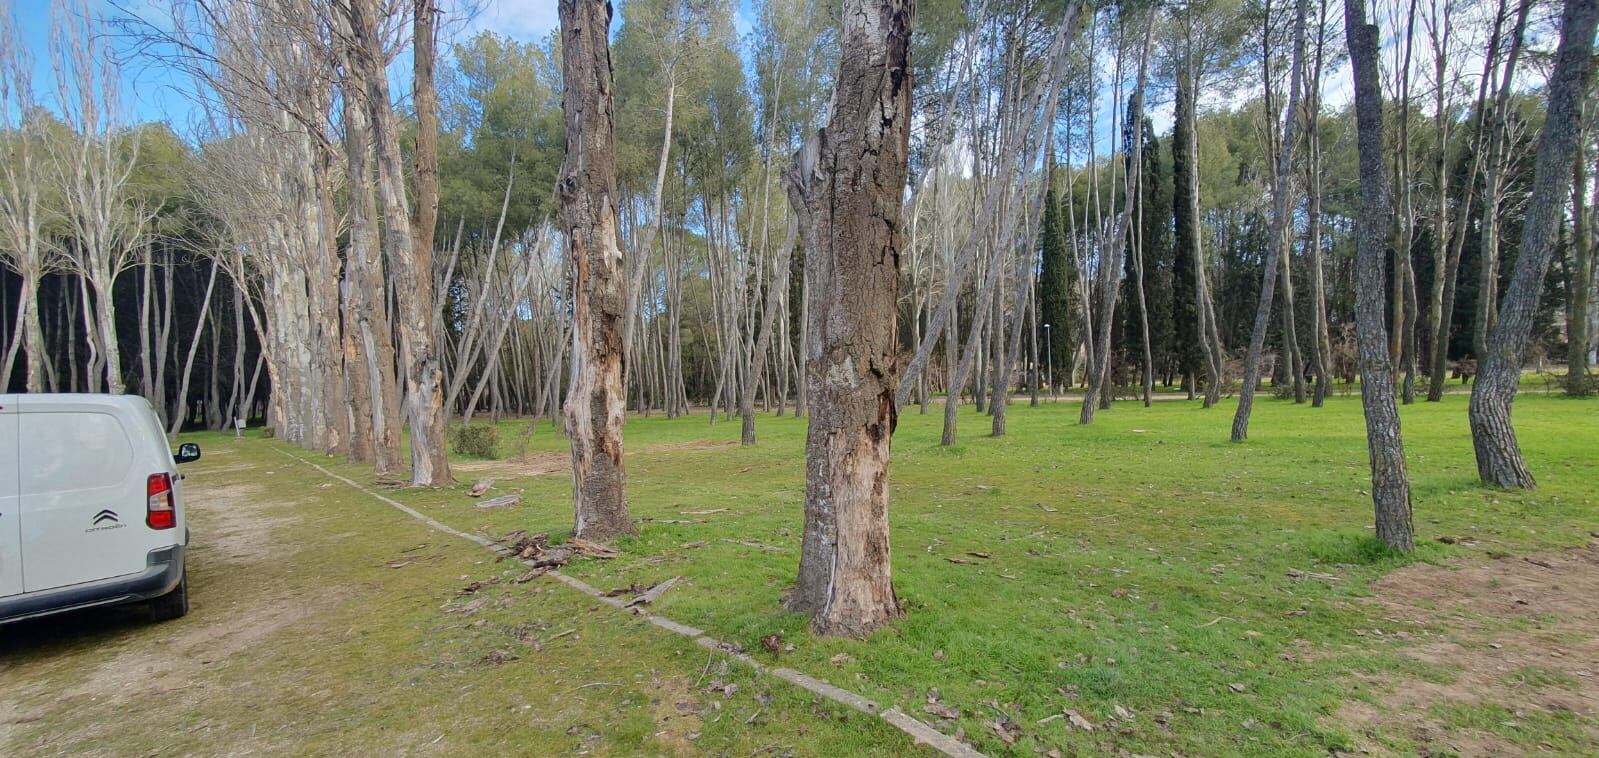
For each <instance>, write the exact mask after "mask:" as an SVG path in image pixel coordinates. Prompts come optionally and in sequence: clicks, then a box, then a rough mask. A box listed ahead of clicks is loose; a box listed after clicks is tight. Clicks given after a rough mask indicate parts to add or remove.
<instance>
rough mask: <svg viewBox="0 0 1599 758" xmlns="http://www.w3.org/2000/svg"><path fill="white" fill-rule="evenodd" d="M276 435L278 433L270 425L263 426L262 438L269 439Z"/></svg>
mask: <svg viewBox="0 0 1599 758" xmlns="http://www.w3.org/2000/svg"><path fill="white" fill-rule="evenodd" d="M276 436H278V433H277V432H275V431H273V430H272V427H270V426H263V427H261V439H267V440H269V439H272V438H273V437H276Z"/></svg>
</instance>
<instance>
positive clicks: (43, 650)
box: [0, 435, 908, 756]
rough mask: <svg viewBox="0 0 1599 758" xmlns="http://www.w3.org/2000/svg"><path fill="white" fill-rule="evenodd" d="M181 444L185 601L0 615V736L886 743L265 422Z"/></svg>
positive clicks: (639, 745)
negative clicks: (325, 471) (604, 602)
mask: <svg viewBox="0 0 1599 758" xmlns="http://www.w3.org/2000/svg"><path fill="white" fill-rule="evenodd" d="M202 442H204V443H205V445H206V449H205V458H204V459H203V460H202V461H201V462H199V463H197V464H194V465H193V466H192V467H186V468H185V473H186V474H187V475H188V477H189V481H188V483H187V485H186V486H187V487H188V488H189V490H188V497H189V500H190V512H191V521H192V528H193V533H194V549H193V552H192V553H191V557H190V563H189V566H190V571H191V575H190V576H191V583H192V588H191V596H192V599H193V610H192V612H191V613H190V615H189V616H187V617H186V618H184V619H181V620H179V621H175V622H170V623H167V624H161V625H151V624H148V623H147V622H145V621H144V620H143V618H142V617H141V616H140V615H139V614H138V613H136V612H134V611H132V610H124V611H117V612H109V611H102V612H90V613H81V614H75V615H72V616H66V617H59V618H56V619H52V620H46V621H40V622H32V623H28V624H23V625H17V626H12V627H6V628H4V629H3V630H0V755H74V756H77V755H157V754H160V755H185V754H211V755H215V754H242V753H273V754H286V755H396V754H406V755H413V754H414V755H463V754H532V755H581V754H593V755H616V754H651V755H693V754H700V753H717V754H728V755H752V754H773V755H792V754H798V755H822V754H832V755H855V754H866V755H902V754H904V753H905V751H906V750H907V749H908V741H907V740H906V739H905V738H904V736H903V735H901V734H899V733H898V732H896V731H893V730H892V729H890V728H889V727H887V726H886V725H885V724H882V723H881V722H879V721H878V720H876V719H871V718H864V717H846V715H845V714H844V712H843V711H841V710H840V709H837V708H834V707H831V706H830V705H826V704H821V703H816V702H813V699H812V698H810V697H808V696H802V694H801V693H799V692H798V691H797V690H795V689H794V688H793V687H790V686H788V685H787V684H786V683H783V682H779V681H775V680H771V679H767V678H764V677H756V676H755V675H754V674H753V673H752V672H751V671H750V670H749V669H748V668H746V667H741V666H736V665H735V666H729V665H728V664H727V663H726V662H725V661H723V660H720V658H721V656H717V657H714V658H713V657H708V655H707V653H706V651H705V650H703V649H700V648H699V647H697V646H695V645H694V644H693V643H692V642H689V641H687V640H684V639H682V638H678V637H676V636H674V635H671V634H668V633H665V632H663V631H661V630H659V629H656V628H655V627H653V626H651V625H649V624H647V623H644V622H642V621H640V620H638V619H636V618H633V617H630V616H626V615H623V614H620V613H617V612H615V611H614V610H612V609H610V608H604V607H600V606H599V604H598V603H595V602H593V601H592V600H590V599H589V598H586V597H584V596H581V595H579V594H577V593H575V592H572V591H570V590H568V589H566V588H565V587H563V586H560V585H559V584H557V583H555V582H553V581H551V580H548V579H543V580H537V581H533V582H528V583H526V584H516V583H514V582H513V581H509V580H508V579H505V578H504V577H515V576H516V575H518V574H520V573H521V572H520V571H516V570H513V569H512V568H511V567H510V566H509V565H507V564H495V563H494V562H493V560H492V556H490V555H488V554H487V553H485V552H484V551H482V550H481V549H480V548H478V547H477V546H475V545H470V544H467V543H465V542H463V541H461V540H458V539H455V538H451V537H447V536H445V535H441V534H438V533H436V532H432V531H430V530H428V529H427V528H425V527H423V526H422V525H421V524H418V523H417V522H415V521H413V520H411V519H409V518H407V517H405V516H404V515H402V514H400V513H398V512H396V511H394V510H393V509H390V508H388V507H386V506H383V505H382V504H380V503H377V502H375V501H373V500H372V499H371V498H369V497H368V496H366V495H364V494H361V493H359V492H356V491H354V490H352V489H350V488H348V487H345V486H344V485H335V484H329V483H328V482H327V480H326V479H325V477H322V476H321V475H320V474H318V473H316V472H315V471H313V470H311V469H309V468H307V467H304V466H302V465H300V464H297V463H294V462H292V461H290V460H287V459H285V458H284V457H283V456H282V455H281V454H279V453H278V452H276V451H275V450H274V449H273V448H272V447H270V446H268V445H267V444H263V443H261V442H258V441H255V440H246V441H243V442H238V443H236V442H234V441H232V440H230V439H226V438H224V437H222V436H220V435H210V436H207V437H205V438H203V439H202ZM394 565H398V568H395V567H391V566H394ZM516 568H520V567H519V566H518V567H516ZM497 577H498V578H501V580H500V581H499V582H498V583H495V584H491V585H488V586H487V587H485V588H484V589H482V590H480V591H478V592H477V593H476V594H473V595H467V596H462V595H459V594H457V593H458V590H459V589H460V588H462V587H463V585H465V584H467V583H468V581H469V580H480V581H481V580H489V579H494V578H497ZM480 599H481V600H483V601H484V602H481V603H478V602H477V601H478V600H480ZM474 603H476V605H473V604H474Z"/></svg>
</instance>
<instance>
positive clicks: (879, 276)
mask: <svg viewBox="0 0 1599 758" xmlns="http://www.w3.org/2000/svg"><path fill="white" fill-rule="evenodd" d="M915 8H916V4H915V0H845V2H844V20H843V27H842V33H841V35H840V55H839V70H838V77H837V79H836V81H837V83H838V84H837V88H836V90H835V92H834V96H833V109H832V113H831V115H830V117H829V119H828V122H827V125H826V126H824V127H823V128H822V130H821V131H820V132H819V133H818V134H817V137H816V143H817V145H818V147H819V152H818V160H817V164H816V170H815V173H814V174H813V175H812V177H811V181H812V182H813V183H814V186H813V188H812V190H813V191H812V194H811V197H810V198H808V201H809V205H810V212H811V215H812V221H813V223H814V227H813V229H812V233H813V234H814V235H815V245H816V250H815V253H816V254H815V255H807V257H806V260H805V279H806V281H805V286H806V289H807V291H808V292H809V294H810V296H811V300H812V302H811V307H810V312H809V314H808V315H809V319H810V327H811V342H810V344H809V346H808V354H807V355H806V382H807V384H809V400H810V404H811V406H810V418H809V425H808V431H807V435H806V441H805V453H806V486H805V508H806V511H807V512H810V511H813V510H824V511H828V512H831V514H832V516H833V518H834V520H835V523H836V530H835V535H834V538H835V544H834V546H833V550H832V557H831V560H830V561H829V562H828V565H827V571H826V572H825V580H826V581H825V584H823V583H822V582H821V581H820V580H821V579H823V578H824V577H823V575H822V574H823V572H819V571H818V572H814V573H813V574H811V575H806V574H803V573H802V575H801V579H802V580H811V581H812V582H813V583H812V584H810V585H801V586H798V587H797V588H796V591H795V595H794V597H793V598H792V602H791V606H792V607H796V608H799V609H801V610H806V611H810V612H812V613H813V614H814V616H813V617H812V619H811V628H812V630H813V631H815V632H816V633H818V634H823V635H840V636H852V637H859V636H864V635H865V634H867V633H868V632H870V631H871V630H873V629H874V628H876V627H878V626H881V625H882V624H885V623H887V622H889V621H891V620H893V619H895V618H898V617H899V616H900V615H901V614H902V611H901V609H900V606H899V600H898V598H897V597H895V595H894V586H893V581H892V576H891V569H890V560H889V541H888V494H889V486H888V470H889V451H890V443H891V440H892V438H893V434H894V427H895V424H896V423H897V421H898V410H897V407H896V403H895V392H896V390H897V389H898V366H897V365H896V362H897V360H898V358H899V355H898V353H899V339H898V331H897V329H896V326H895V315H896V313H895V307H896V301H897V300H898V297H899V284H900V282H899V254H900V249H901V247H902V245H903V236H904V230H903V229H902V224H901V214H902V210H903V208H902V206H903V202H902V198H903V196H904V188H905V179H906V173H907V170H908V155H909V140H910V121H911V116H910V107H911V76H912V74H911V67H910V42H911V25H912V18H913V16H914V14H915ZM809 521H810V519H807V522H809Z"/></svg>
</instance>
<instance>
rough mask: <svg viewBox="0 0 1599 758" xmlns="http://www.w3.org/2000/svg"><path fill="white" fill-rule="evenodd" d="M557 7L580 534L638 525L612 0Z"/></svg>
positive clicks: (565, 1)
mask: <svg viewBox="0 0 1599 758" xmlns="http://www.w3.org/2000/svg"><path fill="white" fill-rule="evenodd" d="M559 5H560V14H561V42H562V48H561V58H562V74H563V76H564V80H565V82H566V93H565V96H564V100H563V102H562V108H563V110H564V111H565V113H566V162H565V163H564V164H562V166H561V173H560V177H559V178H558V179H557V192H558V194H559V195H560V200H561V209H560V225H561V230H562V232H563V233H564V234H565V235H566V239H567V244H568V254H569V256H570V260H571V266H572V269H571V272H572V325H573V328H572V335H571V339H572V370H571V386H570V387H569V388H568V390H567V396H566V434H567V438H568V441H569V442H570V443H571V447H572V489H573V498H572V500H573V510H574V520H575V524H574V527H573V531H574V532H575V534H576V535H577V536H578V537H583V538H585V539H591V540H610V539H614V538H616V537H619V536H622V535H628V534H637V533H638V527H637V526H635V525H634V524H633V521H632V519H631V518H629V517H628V513H627V500H626V481H627V479H626V472H625V470H624V468H623V465H622V423H623V421H624V419H625V416H626V410H627V407H626V403H627V391H626V389H627V388H626V387H625V386H623V383H622V377H623V371H624V365H623V364H624V363H625V361H626V354H625V352H624V350H623V345H622V337H623V335H622V331H623V328H624V326H625V325H624V321H625V317H626V310H627V303H626V299H627V296H626V292H625V278H624V277H625V275H626V274H625V271H624V270H623V261H622V250H621V248H620V247H619V246H618V243H617V236H616V235H617V211H616V200H617V191H616V151H615V145H614V132H615V120H616V114H615V110H614V104H613V94H612V73H611V49H610V42H609V39H608V37H607V35H608V33H609V31H610V27H611V6H610V3H609V2H606V0H560V3H559Z"/></svg>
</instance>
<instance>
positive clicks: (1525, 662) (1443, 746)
mask: <svg viewBox="0 0 1599 758" xmlns="http://www.w3.org/2000/svg"><path fill="white" fill-rule="evenodd" d="M1374 590H1375V591H1376V593H1377V594H1376V598H1375V600H1374V602H1376V603H1377V604H1379V605H1380V606H1381V607H1382V609H1383V612H1384V616H1385V618H1387V619H1391V620H1394V621H1397V622H1401V623H1405V624H1410V625H1415V627H1416V628H1421V629H1427V630H1434V629H1438V630H1442V631H1441V632H1433V631H1425V632H1422V635H1423V636H1421V637H1419V638H1417V639H1414V640H1412V641H1411V644H1409V645H1406V646H1404V647H1402V648H1401V649H1402V650H1403V651H1404V652H1405V653H1406V654H1407V655H1409V656H1411V657H1413V658H1415V659H1417V660H1419V661H1422V662H1423V663H1426V664H1429V665H1430V666H1431V667H1436V668H1437V669H1438V670H1440V671H1442V672H1444V673H1445V676H1444V677H1442V678H1441V679H1430V678H1416V677H1402V676H1384V677H1376V678H1373V679H1372V680H1371V681H1370V684H1371V685H1373V687H1372V689H1374V690H1375V692H1376V693H1377V694H1375V696H1373V697H1372V698H1371V699H1369V700H1351V701H1349V702H1348V703H1347V704H1346V705H1345V706H1344V708H1343V709H1342V710H1341V711H1340V713H1339V714H1338V720H1339V721H1340V722H1342V723H1343V724H1345V725H1346V726H1348V727H1349V728H1351V729H1352V730H1353V731H1355V732H1356V733H1357V734H1359V735H1361V736H1362V737H1363V738H1364V739H1365V741H1366V742H1365V744H1364V745H1363V747H1365V748H1367V749H1372V750H1376V751H1378V752H1384V748H1385V747H1386V748H1388V749H1395V748H1398V749H1401V750H1403V749H1411V748H1414V749H1417V750H1420V751H1422V752H1424V753H1432V754H1438V753H1440V752H1441V753H1445V754H1458V755H1461V756H1503V755H1520V754H1523V753H1525V752H1528V751H1527V749H1526V746H1525V745H1521V744H1518V742H1517V741H1516V740H1515V736H1516V732H1517V730H1518V729H1519V728H1520V727H1521V725H1522V724H1523V723H1526V722H1529V721H1532V720H1536V721H1540V722H1544V723H1546V724H1551V725H1555V726H1557V727H1559V728H1557V729H1555V730H1554V731H1555V732H1557V733H1559V734H1561V735H1563V736H1564V737H1566V738H1567V739H1568V740H1569V742H1567V743H1566V744H1553V743H1544V744H1540V745H1538V746H1537V748H1538V751H1551V752H1557V753H1568V752H1574V753H1590V754H1591V751H1593V750H1594V749H1595V747H1594V746H1596V745H1599V542H1590V543H1589V544H1588V545H1587V546H1585V547H1582V548H1577V549H1573V550H1570V551H1567V552H1564V553H1559V554H1554V555H1542V556H1529V557H1503V558H1499V559H1492V558H1483V559H1475V560H1466V561H1459V562H1456V563H1455V564H1453V565H1451V566H1449V567H1440V566H1431V565H1415V566H1411V567H1408V568H1404V569H1401V570H1399V571H1396V572H1394V573H1392V574H1390V575H1388V576H1386V577H1384V578H1383V579H1382V580H1380V581H1378V582H1377V583H1376V584H1375V585H1374ZM1379 735H1380V737H1381V739H1379ZM1405 742H1409V743H1410V744H1409V745H1406V744H1404V743H1405Z"/></svg>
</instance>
